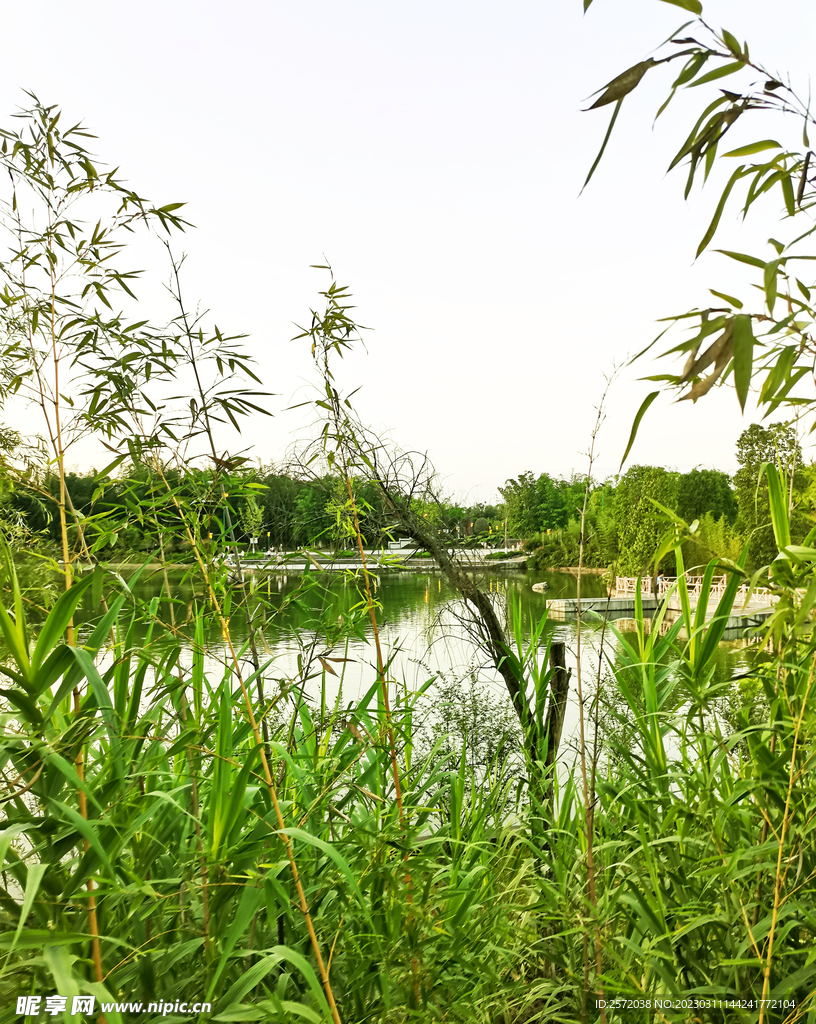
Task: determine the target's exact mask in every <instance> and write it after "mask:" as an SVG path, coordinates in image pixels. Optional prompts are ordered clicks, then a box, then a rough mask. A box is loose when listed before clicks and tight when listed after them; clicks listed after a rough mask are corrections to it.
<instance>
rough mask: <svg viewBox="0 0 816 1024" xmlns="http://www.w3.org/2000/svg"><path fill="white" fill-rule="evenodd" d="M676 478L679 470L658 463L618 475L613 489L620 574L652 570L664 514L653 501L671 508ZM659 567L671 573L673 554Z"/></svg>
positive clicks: (634, 468)
mask: <svg viewBox="0 0 816 1024" xmlns="http://www.w3.org/2000/svg"><path fill="white" fill-rule="evenodd" d="M678 477H679V474H678V473H674V472H672V471H670V470H667V469H663V468H662V467H661V466H632V467H631V468H630V469H629V470H628V472H627V473H625V474H624V476H622V477H621V479H620V481H619V483H618V486H617V488H616V489H615V521H616V523H617V526H618V537H619V544H620V555H619V568H620V574H621V575H622V576H637V575H641V574H643V575H648V574H650V573H651V562H652V559H653V558H654V554H655V551H656V550H657V547H658V545H659V543H660V538H661V537H662V536H663V534H664V533H665V532H666V518H665V514H664V513H663V512H661V511H660V509H659V508H658V507H657V505H655V502H656V501H657V502H659V503H660V504H661V505H663V506H665V507H666V508H668V509H671V510H672V511H673V510H674V508H675V505H676V501H677V481H678ZM660 569H662V571H663V572H669V573H671V572H673V570H674V556H673V555H667V556H666V557H665V559H664V560H663V561H662V562H661V564H660Z"/></svg>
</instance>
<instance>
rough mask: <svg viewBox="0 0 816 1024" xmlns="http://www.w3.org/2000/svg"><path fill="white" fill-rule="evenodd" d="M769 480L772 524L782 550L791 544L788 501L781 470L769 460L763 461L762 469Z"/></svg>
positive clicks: (777, 542)
mask: <svg viewBox="0 0 816 1024" xmlns="http://www.w3.org/2000/svg"><path fill="white" fill-rule="evenodd" d="M763 472H764V473H765V476H766V477H767V480H768V498H769V500H770V505H771V524H772V526H773V532H774V537H775V538H776V544H777V547H778V548H779V549H780V551H781V550H782V549H784V548H786V547H788V546H789V545H790V542H791V535H790V518H789V516H788V503H787V501H786V500H785V489H784V488H783V486H782V481H781V479H780V476H779V470H778V469H777V467H776V466H772V465H771V464H770V463H769V462H766V463H763V465H762V468H761V470H760V477H761V476H762V473H763Z"/></svg>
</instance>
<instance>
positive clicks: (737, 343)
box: [732, 313, 754, 412]
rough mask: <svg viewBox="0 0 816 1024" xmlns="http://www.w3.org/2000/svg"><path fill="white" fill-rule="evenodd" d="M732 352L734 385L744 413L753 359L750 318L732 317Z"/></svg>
mask: <svg viewBox="0 0 816 1024" xmlns="http://www.w3.org/2000/svg"><path fill="white" fill-rule="evenodd" d="M732 351H733V354H734V385H735V387H736V389H737V398H738V399H739V404H740V408H741V409H742V411H743V412H744V411H745V400H746V399H747V397H748V389H749V388H750V386H751V376H752V374H753V359H754V332H753V328H752V322H751V317H750V316H747V315H746V314H744V313H740V314H738V315H737V316H735V317H734V328H733V339H732Z"/></svg>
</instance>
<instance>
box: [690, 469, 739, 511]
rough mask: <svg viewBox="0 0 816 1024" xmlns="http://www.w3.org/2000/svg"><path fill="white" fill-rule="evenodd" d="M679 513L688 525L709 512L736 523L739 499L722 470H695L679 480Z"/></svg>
mask: <svg viewBox="0 0 816 1024" xmlns="http://www.w3.org/2000/svg"><path fill="white" fill-rule="evenodd" d="M676 511H677V514H678V515H679V516H680V518H681V519H685V521H686V522H687V523H691V522H693V520H695V519H701V518H702V517H703V516H704V515H706V514H707V513H710V514H711V515H712V516H713V517H714V519H715V520H716V519H720V518H722V517H723V516H725V518H726V519H727V520H728V522H731V523H733V522H734V520H735V519H736V518H737V499H736V496H735V494H734V489H733V488H732V486H731V480H730V478H729V476H728V474H727V473H723V472H722V471H721V470H719V469H692V470H691V471H690V472H688V473H682V474H681V475H680V478H679V480H678V481H677V509H676Z"/></svg>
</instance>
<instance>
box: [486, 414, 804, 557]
mask: <svg viewBox="0 0 816 1024" xmlns="http://www.w3.org/2000/svg"><path fill="white" fill-rule="evenodd" d="M736 448H737V461H738V463H739V467H740V468H739V469H738V471H737V472H736V474H735V475H734V477H733V478H732V477H731V476H729V475H728V474H727V473H724V472H722V471H721V470H717V469H692V470H691V471H689V472H688V473H679V472H676V471H673V470H670V469H666V468H664V467H661V466H640V465H635V466H631V467H630V468H629V469H628V470H627V471H626V473H624V474H623V475H621V476H618V477H614V478H612V479H609V480H606V481H603V482H600V483H598V484H590V491H589V495H588V500H587V506H586V523H585V542H584V564H585V565H586V566H588V567H598V568H600V567H609V566H614V567H615V569H616V571H617V572H618V574H619V575H623V576H634V575H638V574H640V573H646V572H649V571H650V565H651V561H652V559H653V558H654V553H655V550H656V549H657V547H658V546H659V543H660V539H661V537H662V536H663V535H665V533H666V530H667V527H668V526H669V523H670V517H669V513H673V514H674V515H676V516H678V517H679V518H680V519H682V520H684V521H685V522H686V523H689V524H692V525H693V524H694V523H695V522H696V524H697V526H696V530H695V531H694V533H693V539H689V540H687V541H686V542H685V544H684V546H683V555H684V558H683V560H684V564H685V565H686V566H687V567H693V566H699V565H702V564H704V563H706V562H707V561H708V560H709V559H710V558H712V557H726V558H730V559H732V560H736V559H737V558H738V557H739V554H740V552H741V551H742V550H743V548H744V547H745V546H746V545H747V549H748V552H747V560H748V565H749V567H751V568H757V567H759V566H761V565H765V564H767V563H768V562H770V561H771V560H772V559H773V558H774V557H775V554H776V550H777V548H776V544H775V540H774V533H773V528H772V526H771V516H770V503H769V498H768V488H767V484H766V483H765V481H764V476H763V473H762V467H763V465H766V464H771V465H777V466H779V467H780V468H781V469H782V470H783V471H784V473H785V476H786V479H787V484H788V501H789V510H790V512H791V529H792V534H793V541H794V543H797V542H801V541H802V540H803V539H804V538H805V536H806V535H807V533H808V531H809V530H810V529H811V528H812V526H813V516H812V512H811V511H809V510H811V509H812V507H813V495H814V489H815V488H816V465H804V464H803V462H802V451H801V447H800V445H799V443H798V441H797V438H796V432H795V430H794V429H793V428H792V427H790V426H787V425H785V424H781V423H776V424H772V425H770V426H768V427H765V426H762V425H761V424H757V423H752V424H751V425H750V426H749V427H748V428H747V429H746V430H744V431H743V432H742V434H741V435H740V437H739V439H738V440H737V445H736ZM500 490H501V493H502V496H503V497H504V499H505V515H506V517H507V522H508V527H509V530H510V532H511V534H512V535H514V536H516V535H517V536H519V537H522V538H524V547H525V549H526V550H528V551H530V552H531V553H532V559H531V561H532V564H533V565H534V566H535V567H536V568H539V569H546V568H548V567H550V566H563V565H577V564H578V559H579V547H580V539H581V512H582V508H583V501H584V491H585V481H584V480H583V479H581V478H579V477H575V476H573V477H572V478H571V479H569V480H559V479H555V478H552V477H550V476H548V475H547V474H546V473H542V474H540V475H539V476H538V477H535V476H534V475H533V474H532V473H524V474H522V475H521V476H519V477H518V478H516V479H513V480H508V481H507V483H506V484H505V485H504V487H502V488H500ZM675 568H676V565H675V556H674V554H673V553H670V554H668V555H666V556H665V558H664V559H663V561H662V562H661V565H660V569H661V570H662V571H663V572H665V573H669V574H673V573H674V570H675Z"/></svg>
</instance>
